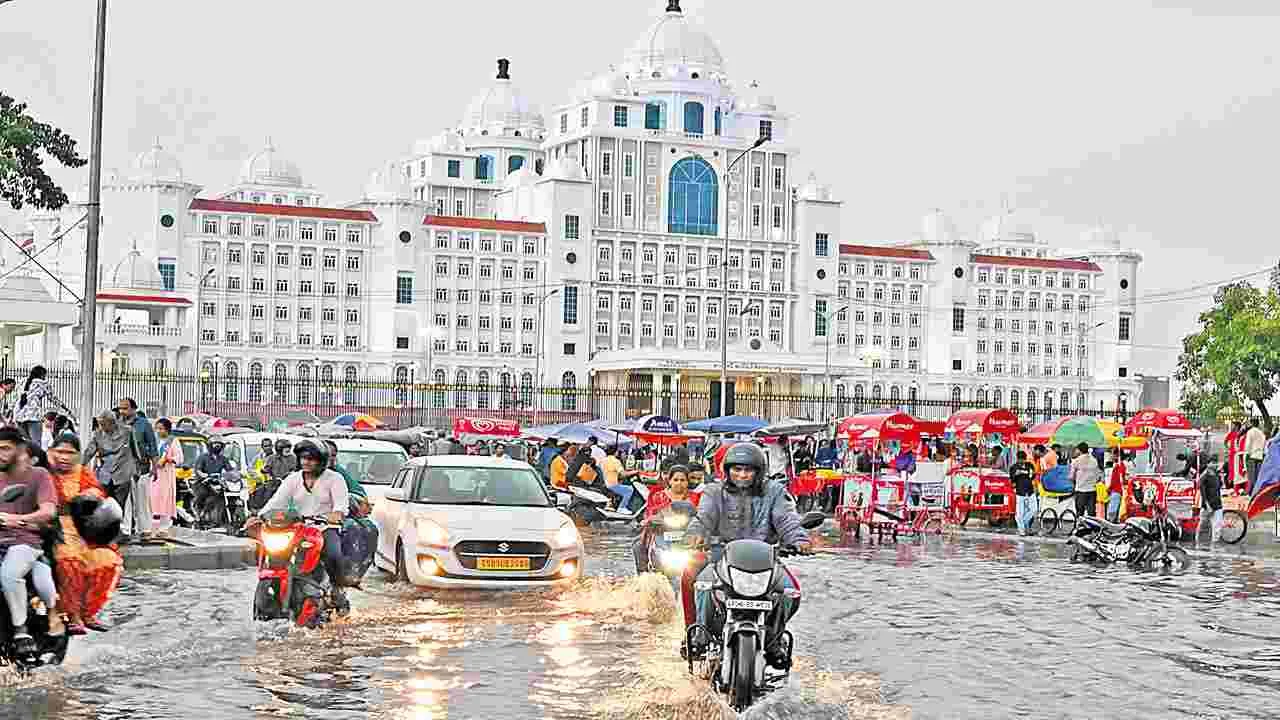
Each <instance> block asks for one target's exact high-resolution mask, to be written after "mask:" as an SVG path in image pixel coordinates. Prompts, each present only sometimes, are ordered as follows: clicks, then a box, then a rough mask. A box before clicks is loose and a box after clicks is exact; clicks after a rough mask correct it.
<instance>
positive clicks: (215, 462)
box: [191, 438, 232, 517]
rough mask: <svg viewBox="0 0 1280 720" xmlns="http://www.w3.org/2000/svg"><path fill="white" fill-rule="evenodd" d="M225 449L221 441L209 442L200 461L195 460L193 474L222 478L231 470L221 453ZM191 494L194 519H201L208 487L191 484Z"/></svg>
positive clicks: (227, 459)
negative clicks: (224, 473) (223, 474)
mask: <svg viewBox="0 0 1280 720" xmlns="http://www.w3.org/2000/svg"><path fill="white" fill-rule="evenodd" d="M226 447H227V444H226V443H225V442H223V441H222V440H219V439H217V438H214V439H212V440H210V441H209V443H208V444H207V445H206V446H205V452H204V454H203V455H201V456H200V459H198V460H196V465H195V472H196V474H197V476H200V475H203V476H205V477H211V478H217V477H222V473H223V472H225V471H226V470H229V469H231V467H232V465H231V460H230V459H229V458H228V457H227V456H226V455H224V454H223V453H222V451H223V450H225V449H226ZM191 494H192V495H193V498H192V499H193V500H194V501H195V507H193V508H192V510H194V511H195V513H194V514H195V515H196V517H202V516H203V513H204V510H205V504H206V503H207V502H208V501H209V499H210V493H209V490H208V487H207V486H206V485H205V484H204V483H202V482H196V483H192V484H191Z"/></svg>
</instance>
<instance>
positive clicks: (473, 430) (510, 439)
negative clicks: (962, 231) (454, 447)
mask: <svg viewBox="0 0 1280 720" xmlns="http://www.w3.org/2000/svg"><path fill="white" fill-rule="evenodd" d="M453 436H454V437H455V438H457V439H458V442H460V443H462V444H463V445H465V446H466V447H467V448H468V449H471V448H472V447H473V446H475V445H477V444H479V443H481V442H499V443H503V444H506V443H515V442H516V441H517V440H518V439H519V438H520V423H518V422H516V421H515V420H501V419H496V418H480V417H456V418H454V419H453Z"/></svg>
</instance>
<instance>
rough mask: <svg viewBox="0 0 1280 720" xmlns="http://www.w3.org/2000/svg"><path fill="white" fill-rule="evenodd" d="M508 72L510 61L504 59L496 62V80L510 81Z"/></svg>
mask: <svg viewBox="0 0 1280 720" xmlns="http://www.w3.org/2000/svg"><path fill="white" fill-rule="evenodd" d="M510 70H511V61H510V60H508V59H506V58H500V59H499V60H498V79H499V80H510V79H511V73H510Z"/></svg>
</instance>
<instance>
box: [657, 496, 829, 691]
mask: <svg viewBox="0 0 1280 720" xmlns="http://www.w3.org/2000/svg"><path fill="white" fill-rule="evenodd" d="M824 520H825V518H824V516H823V515H822V513H819V512H810V513H806V514H805V515H804V516H803V517H802V519H801V522H800V524H801V526H802V527H804V528H805V529H806V530H813V529H815V528H818V527H820V526H821V525H822V523H823V521H824ZM794 554H796V550H795V549H794V548H790V547H779V548H774V547H773V546H772V545H770V544H769V543H766V542H761V541H759V540H734V541H733V542H730V543H728V544H727V545H725V546H724V552H723V553H722V554H721V557H720V560H719V561H718V562H716V564H715V579H714V580H713V581H711V582H709V583H704V582H702V581H698V582H695V583H694V588H695V589H696V590H700V591H709V601H710V607H709V608H708V613H707V622H708V626H703V625H699V624H697V623H694V624H692V625H690V626H689V627H688V628H687V630H686V633H685V645H684V647H685V648H686V649H687V648H690V647H693V646H694V644H695V642H696V641H697V640H704V641H709V642H706V646H707V647H708V650H707V655H706V657H705V659H703V660H702V662H704V663H705V664H706V675H707V677H708V678H709V679H710V680H711V686H712V688H713V689H715V691H716V692H719V693H722V694H724V695H725V696H726V698H727V700H728V703H729V706H730V707H731V708H733V709H734V710H735V711H737V712H743V711H745V710H746V709H747V708H749V707H751V705H752V704H753V703H755V702H756V701H757V700H759V699H760V698H762V697H763V696H764V695H766V694H768V693H770V692H772V691H774V690H776V689H778V688H780V687H782V686H783V685H784V684H785V683H786V681H787V678H788V677H789V676H790V674H791V653H792V649H793V647H794V645H795V638H794V637H793V636H792V634H791V632H790V631H789V630H787V629H786V625H787V621H788V620H790V619H791V617H792V616H794V615H795V613H796V611H797V610H799V608H800V597H801V596H800V586H799V583H798V582H795V579H794V576H793V577H792V583H793V584H794V585H795V589H790V588H784V587H783V577H784V576H786V575H789V574H790V571H789V570H787V568H786V566H784V565H783V564H782V562H781V558H784V557H788V556H791V555H794ZM682 654H683V655H685V659H686V660H687V661H688V664H689V672H690V673H691V674H692V673H693V672H694V663H695V662H698V660H697V659H695V658H694V657H693V655H692V654H690V653H688V652H687V650H682Z"/></svg>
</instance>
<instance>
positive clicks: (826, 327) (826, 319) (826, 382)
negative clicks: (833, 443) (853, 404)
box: [822, 305, 850, 422]
mask: <svg viewBox="0 0 1280 720" xmlns="http://www.w3.org/2000/svg"><path fill="white" fill-rule="evenodd" d="M849 307H850V306H849V305H845V306H844V307H841V308H836V309H835V310H832V311H830V312H828V313H826V314H825V315H823V316H822V330H823V334H824V335H825V336H826V340H827V343H826V345H827V348H826V362H825V366H826V370H825V372H824V378H823V380H822V421H823V422H826V420H827V392H828V391H827V388H828V387H830V386H831V318H833V317H835V315H836V314H837V313H839V312H841V311H842V310H848V309H849Z"/></svg>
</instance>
